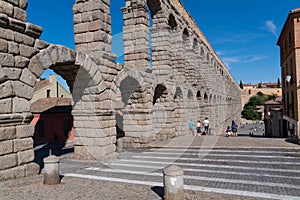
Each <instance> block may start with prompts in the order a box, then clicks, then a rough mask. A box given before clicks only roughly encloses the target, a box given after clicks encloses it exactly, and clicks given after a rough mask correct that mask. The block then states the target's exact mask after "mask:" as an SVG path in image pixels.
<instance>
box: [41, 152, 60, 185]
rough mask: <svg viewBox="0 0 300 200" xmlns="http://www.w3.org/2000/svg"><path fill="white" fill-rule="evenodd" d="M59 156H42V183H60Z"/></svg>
mask: <svg viewBox="0 0 300 200" xmlns="http://www.w3.org/2000/svg"><path fill="white" fill-rule="evenodd" d="M59 160H60V159H59V157H56V156H49V157H47V158H44V170H45V171H44V184H46V185H55V184H59V183H60V177H59Z"/></svg>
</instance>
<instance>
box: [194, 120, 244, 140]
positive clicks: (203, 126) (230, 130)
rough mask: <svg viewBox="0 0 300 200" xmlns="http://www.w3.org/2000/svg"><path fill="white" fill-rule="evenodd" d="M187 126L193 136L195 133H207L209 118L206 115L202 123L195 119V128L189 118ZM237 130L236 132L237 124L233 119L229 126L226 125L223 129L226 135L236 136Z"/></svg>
mask: <svg viewBox="0 0 300 200" xmlns="http://www.w3.org/2000/svg"><path fill="white" fill-rule="evenodd" d="M189 128H190V132H191V134H192V135H193V136H195V135H196V134H198V135H209V120H208V118H207V117H206V118H205V119H204V121H203V122H202V123H201V122H200V120H199V121H197V123H196V128H195V123H194V121H193V120H192V119H191V120H190V122H189ZM237 132H238V125H237V124H236V123H235V122H234V121H232V123H231V126H227V129H226V130H225V134H226V136H227V137H229V136H237Z"/></svg>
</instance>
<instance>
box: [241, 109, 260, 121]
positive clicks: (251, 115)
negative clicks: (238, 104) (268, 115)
mask: <svg viewBox="0 0 300 200" xmlns="http://www.w3.org/2000/svg"><path fill="white" fill-rule="evenodd" d="M242 115H243V117H244V118H246V119H248V120H257V119H258V117H259V114H258V113H257V112H256V111H255V106H245V107H244V110H243V111H242Z"/></svg>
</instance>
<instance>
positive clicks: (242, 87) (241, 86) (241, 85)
mask: <svg viewBox="0 0 300 200" xmlns="http://www.w3.org/2000/svg"><path fill="white" fill-rule="evenodd" d="M240 88H241V89H244V85H243V82H242V80H240Z"/></svg>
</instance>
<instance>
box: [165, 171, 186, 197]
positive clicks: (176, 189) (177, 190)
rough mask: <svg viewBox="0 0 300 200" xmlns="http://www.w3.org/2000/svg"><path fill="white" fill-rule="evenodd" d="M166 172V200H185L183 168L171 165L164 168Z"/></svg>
mask: <svg viewBox="0 0 300 200" xmlns="http://www.w3.org/2000/svg"><path fill="white" fill-rule="evenodd" d="M163 174H164V200H183V199H184V188H183V185H184V183H183V169H182V168H180V167H178V166H176V165H170V166H168V167H166V168H164V169H163Z"/></svg>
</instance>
